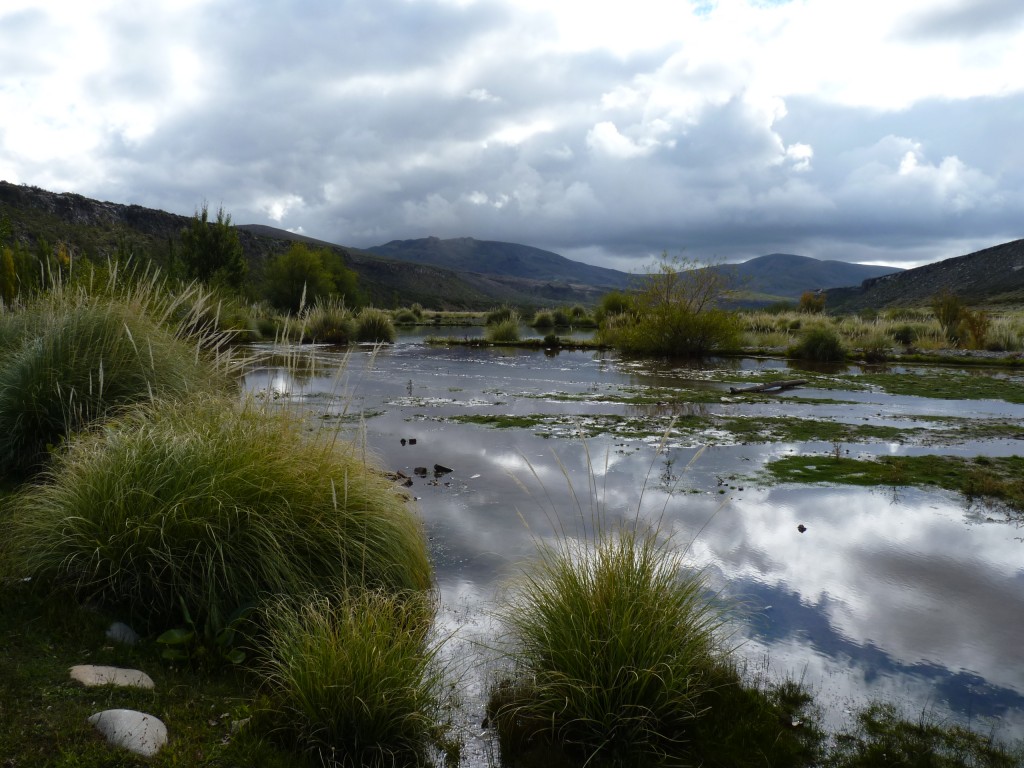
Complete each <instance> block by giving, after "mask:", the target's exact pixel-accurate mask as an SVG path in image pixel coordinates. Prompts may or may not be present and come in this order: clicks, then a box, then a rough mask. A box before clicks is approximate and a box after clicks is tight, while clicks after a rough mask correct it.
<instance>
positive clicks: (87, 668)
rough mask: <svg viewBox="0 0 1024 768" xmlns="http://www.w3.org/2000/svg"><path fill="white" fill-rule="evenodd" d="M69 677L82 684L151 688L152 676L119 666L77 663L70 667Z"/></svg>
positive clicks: (152, 685)
mask: <svg viewBox="0 0 1024 768" xmlns="http://www.w3.org/2000/svg"><path fill="white" fill-rule="evenodd" d="M71 679H72V680H77V681H78V682H80V683H82V685H88V686H93V685H120V686H123V687H126V688H153V687H155V686H154V683H153V678H151V677H150V676H149V675H147V674H146V673H145V672H141V671H139V670H138V669H121V668H120V667H98V666H96V665H94V664H78V665H77V666H74V667H72V668H71Z"/></svg>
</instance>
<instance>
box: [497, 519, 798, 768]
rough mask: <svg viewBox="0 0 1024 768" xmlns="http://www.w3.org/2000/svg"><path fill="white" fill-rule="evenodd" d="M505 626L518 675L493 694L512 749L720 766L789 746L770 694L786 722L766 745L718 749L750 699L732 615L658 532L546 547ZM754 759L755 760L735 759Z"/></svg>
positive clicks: (606, 534)
mask: <svg viewBox="0 0 1024 768" xmlns="http://www.w3.org/2000/svg"><path fill="white" fill-rule="evenodd" d="M500 617H501V619H502V622H503V624H504V626H505V627H506V629H507V631H508V636H509V638H510V642H511V646H510V647H509V648H508V649H507V654H508V658H509V659H510V662H511V669H512V672H511V673H510V676H509V677H507V678H504V679H502V680H501V681H499V682H498V683H497V684H496V685H495V686H494V687H493V688H492V691H491V698H490V702H489V716H490V718H491V720H492V721H493V722H494V723H495V725H496V727H497V729H498V732H499V734H500V735H501V738H502V746H503V749H504V750H505V751H506V753H507V754H510V755H515V754H517V753H523V752H530V751H531V750H541V752H542V753H543V754H546V755H549V756H550V755H551V754H552V753H557V754H558V755H559V756H560V757H559V759H562V758H566V757H568V758H570V759H577V760H582V761H587V762H588V763H589V762H590V761H595V762H596V763H598V764H615V765H649V764H655V763H662V762H665V763H668V764H685V763H686V762H687V761H689V760H693V759H696V757H697V756H708V755H715V754H717V755H718V757H719V758H720V759H721V761H716V762H713V763H711V764H716V765H723V766H724V765H745V764H749V765H760V764H763V762H761V761H762V759H763V753H764V751H765V750H769V751H771V750H773V749H775V748H774V747H773V746H771V745H772V743H773V742H779V741H780V739H785V737H786V734H785V733H784V732H783V729H782V728H781V726H779V724H778V715H779V713H778V712H775V711H773V710H772V706H771V704H770V703H769V701H768V699H767V698H765V699H764V700H763V701H762V702H761V705H759V706H762V705H763V709H762V711H764V712H768V713H769V714H768V715H767V721H770V723H772V724H774V726H772V725H771V724H769V725H768V726H767V727H768V731H769V732H770V733H769V734H768V736H767V738H766V740H765V741H764V743H761V744H759V745H758V747H757V749H753V748H752V747H751V746H750V745H749V743H745V744H744V746H743V747H742V748H740V749H736V750H734V749H732V748H729V746H728V745H727V744H724V743H719V741H718V738H719V737H718V736H717V735H715V734H718V733H720V732H721V733H724V732H726V731H728V732H730V733H732V734H734V735H735V734H738V733H740V729H737V728H736V727H735V725H736V722H738V721H735V718H734V722H733V724H732V726H731V727H730V726H729V724H728V723H727V721H726V720H723V719H721V718H722V717H726V718H728V717H732V716H733V715H735V714H736V706H737V702H738V701H739V700H740V699H742V698H744V696H746V695H747V694H748V693H749V690H748V689H746V688H745V687H744V686H743V685H742V683H741V681H740V679H739V675H738V673H737V672H736V670H735V668H734V667H733V665H732V663H731V661H730V658H729V653H728V651H727V650H726V649H725V648H724V646H723V645H722V638H721V637H720V633H721V630H722V627H723V625H724V623H725V621H726V616H725V613H724V611H723V608H722V607H720V606H719V605H717V604H716V603H715V602H714V601H713V600H712V599H711V598H710V597H709V595H708V594H707V592H706V588H705V585H704V581H703V579H702V578H701V577H700V575H699V574H695V573H693V572H691V571H689V570H688V569H687V568H686V567H685V563H684V562H683V560H682V556H681V554H679V553H678V551H677V550H674V549H672V548H671V546H670V543H669V542H668V541H665V540H662V539H661V538H659V537H658V535H657V534H656V533H655V532H651V531H636V530H633V529H625V528H624V529H621V530H617V531H614V532H613V531H608V530H599V531H598V532H597V533H595V534H594V535H593V540H592V541H583V542H579V541H576V540H572V539H568V538H565V537H563V538H561V539H559V541H558V544H557V545H544V544H542V545H540V552H539V556H538V558H537V559H536V560H535V561H534V562H533V563H532V564H531V565H530V566H528V567H527V569H526V570H525V571H524V572H523V574H522V576H521V577H520V578H519V579H518V580H517V581H516V582H514V583H513V585H512V588H511V591H510V593H509V598H508V600H507V601H506V604H505V605H504V606H503V607H502V608H501V609H500ZM727 702H728V704H727ZM726 712H728V713H729V714H728V715H726V714H725V713H726ZM709 718H712V719H713V720H714V724H712V723H711V722H710V721H709V720H708V719H709ZM767 721H766V722H767ZM754 731H755V729H754V728H753V727H748V728H747V729H746V732H747V733H753V732H754ZM702 739H703V740H702ZM759 750H760V751H759ZM726 751H727V752H728V757H727V756H726V754H725V752H726ZM743 753H747V754H746V756H745V757H744V761H747V760H749V762H744V761H741V762H739V763H737V762H732V761H733V760H734V759H735V757H736V755H738V754H743ZM551 759H554V758H551ZM775 764H779V765H782V764H784V763H783V762H781V761H780V762H776V763H775Z"/></svg>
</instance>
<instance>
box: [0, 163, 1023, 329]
mask: <svg viewBox="0 0 1024 768" xmlns="http://www.w3.org/2000/svg"><path fill="white" fill-rule="evenodd" d="M0 216H2V217H3V218H5V219H6V220H7V221H8V222H9V223H10V225H11V234H12V236H13V237H14V238H16V239H17V240H19V241H21V242H23V243H25V244H27V245H30V246H34V244H35V243H36V242H38V241H39V240H40V239H44V240H46V241H47V242H50V243H58V242H62V243H64V244H65V245H67V246H68V247H69V248H71V249H72V251H77V252H80V253H85V254H90V255H92V256H93V257H97V256H98V257H106V256H108V255H113V254H117V253H124V252H126V251H127V252H134V253H135V254H136V255H137V257H138V256H140V255H144V256H147V257H148V258H150V259H152V260H153V261H155V262H156V263H158V264H159V263H161V260H162V259H165V258H167V257H168V255H169V254H171V253H172V252H173V251H174V249H175V248H176V247H177V245H176V243H177V241H178V238H180V234H181V232H182V230H183V229H184V228H185V227H186V226H187V225H188V223H189V220H190V217H187V216H179V215H177V214H172V213H167V212H165V211H158V210H154V209H151V208H143V207H142V206H138V205H121V204H119V203H110V202H101V201H98V200H92V199H90V198H86V197H83V196H82V195H76V194H72V193H55V192H48V191H46V190H43V189H39V188H37V187H29V186H24V185H15V184H10V183H8V182H4V181H0ZM237 229H238V231H239V237H240V239H241V241H242V247H243V249H244V251H245V255H246V258H247V260H248V261H249V265H250V271H251V273H252V274H253V276H254V277H255V278H256V279H257V280H258V279H259V276H260V275H261V274H262V270H263V267H264V265H265V264H266V261H267V259H268V258H270V257H272V256H273V255H274V254H277V253H280V252H282V251H284V250H286V249H287V248H288V247H289V245H290V244H291V243H292V242H294V241H301V242H306V243H308V244H310V245H312V246H314V247H317V248H330V249H332V250H334V251H336V252H337V253H338V254H340V255H341V256H342V257H343V259H344V260H345V263H346V264H347V265H348V266H349V267H350V268H352V269H354V270H356V271H357V272H358V273H359V280H360V286H361V287H362V289H363V290H364V291H365V292H366V293H367V295H368V296H369V297H370V299H371V300H372V301H373V302H374V303H375V304H377V305H378V306H397V305H402V304H410V303H412V302H417V301H418V302H420V303H421V304H423V305H425V306H430V307H436V308H447V309H485V308H488V307H493V306H495V305H496V304H501V303H510V304H516V305H520V306H522V307H542V306H553V305H559V304H572V303H577V302H578V303H584V304H593V303H594V302H596V301H597V300H598V299H599V298H600V296H601V295H603V294H604V293H607V292H608V291H609V290H614V289H620V290H621V289H628V288H630V287H631V286H634V285H636V284H637V283H638V282H639V281H640V280H641V279H642V277H643V276H642V275H634V274H629V273H626V272H621V271H618V270H614V269H606V268H604V267H596V266H593V265H590V264H583V263H581V262H577V261H572V260H570V259H566V258H564V257H562V256H560V255H558V254H556V253H552V252H550V251H544V250H541V249H539V248H533V247H531V246H527V245H519V244H516V243H503V242H495V241H489V240H476V239H474V238H471V237H462V238H455V239H446V240H442V239H439V238H436V237H427V238H422V239H417V240H394V241H391V242H389V243H385V244H383V245H379V246H374V247H372V248H368V249H364V250H361V249H357V248H350V247H348V246H343V245H337V244H335V243H329V242H325V241H322V240H316V239H314V238H309V237H305V236H303V235H297V234H294V233H292V232H287V231H285V230H282V229H277V228H275V227H269V226H265V225H260V224H251V225H242V226H239V227H237ZM711 268H712V269H726V270H728V271H729V272H730V273H731V275H732V276H733V277H734V278H735V282H736V285H737V289H738V292H737V298H736V302H735V303H737V304H741V305H747V306H753V305H764V304H768V303H772V302H777V301H795V300H797V299H798V298H799V297H800V295H801V294H802V293H803V292H804V291H808V290H818V289H823V290H826V291H827V293H828V301H827V305H826V306H827V307H828V308H829V309H850V310H857V309H864V308H867V307H876V308H882V307H887V306H896V305H922V304H926V303H927V302H928V301H929V300H930V298H931V297H932V296H934V295H935V294H937V293H939V292H940V291H943V290H948V291H951V292H953V293H955V294H957V295H959V296H960V297H961V298H962V299H963V300H964V301H965V302H967V303H969V304H996V303H1015V304H1024V240H1015V241H1012V242H1009V243H1004V244H1002V245H997V246H994V247H992V248H986V249H985V250H982V251H978V252H977V253H972V254H968V255H966V256H958V257H955V258H950V259H946V260H945V261H941V262H936V263H934V264H929V265H927V266H924V267H919V268H917V269H911V270H906V271H902V272H901V271H899V270H893V269H892V268H888V267H879V266H873V265H865V264H848V263H846V262H841V261H821V260H818V259H812V258H809V257H806V256H797V255H794V254H785V253H772V254H768V255H767V256H760V257H757V258H754V259H750V260H749V261H746V262H744V263H742V264H735V265H727V266H716V267H711ZM850 286H852V287H850Z"/></svg>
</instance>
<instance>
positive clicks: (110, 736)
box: [89, 709, 167, 757]
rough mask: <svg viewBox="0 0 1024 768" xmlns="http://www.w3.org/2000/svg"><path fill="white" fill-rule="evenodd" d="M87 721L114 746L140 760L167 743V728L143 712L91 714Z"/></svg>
mask: <svg viewBox="0 0 1024 768" xmlns="http://www.w3.org/2000/svg"><path fill="white" fill-rule="evenodd" d="M89 722H90V723H91V724H92V725H94V726H96V730H98V731H99V732H100V733H102V734H103V735H104V736H105V737H106V738H107V741H108V742H110V743H111V744H113V745H114V746H116V747H123V748H124V749H127V750H129V751H131V752H134V753H135V754H137V755H142V756H143V757H152V756H153V755H155V754H156V753H157V752H159V751H160V749H161V748H162V747H163V746H164V745H165V744H166V743H167V726H166V725H164V724H163V723H162V722H161V721H160V719H159V718H157V717H154V716H153V715H147V714H146V713H145V712H136V711H135V710H133V709H105V710H103V711H102V712H97V713H96V714H95V715H92V716H91V717H90V718H89Z"/></svg>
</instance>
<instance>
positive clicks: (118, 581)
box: [4, 397, 431, 630]
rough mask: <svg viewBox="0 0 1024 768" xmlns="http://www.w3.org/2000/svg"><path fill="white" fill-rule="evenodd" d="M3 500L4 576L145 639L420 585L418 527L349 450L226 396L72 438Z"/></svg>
mask: <svg viewBox="0 0 1024 768" xmlns="http://www.w3.org/2000/svg"><path fill="white" fill-rule="evenodd" d="M45 480H46V482H45V483H42V484H39V485H34V486H31V487H28V488H26V489H25V490H24V491H22V492H21V493H20V494H18V495H17V496H16V497H15V498H14V499H13V500H12V502H11V505H10V510H9V515H10V519H9V536H8V537H7V543H8V544H9V545H10V546H9V547H8V549H7V552H6V553H4V554H5V556H6V559H7V560H8V561H9V565H10V567H12V568H13V569H14V571H15V572H16V573H18V574H19V575H23V576H32V577H33V580H34V581H36V582H38V583H41V584H43V585H69V586H70V587H71V588H73V590H74V591H75V592H76V593H77V594H78V595H79V596H80V597H81V598H83V599H88V600H93V601H96V602H99V603H101V604H106V605H111V606H118V607H121V608H124V609H127V610H128V611H130V613H131V614H132V616H133V617H134V618H135V620H136V621H139V622H141V623H142V624H145V625H146V626H147V627H148V628H150V629H154V630H155V629H159V628H166V627H170V626H175V625H176V624H179V623H180V622H181V618H182V613H180V611H181V608H182V606H184V607H185V608H186V609H187V610H188V613H189V614H190V615H191V617H192V618H193V620H194V621H195V623H196V624H197V625H199V626H208V627H211V628H213V629H214V630H216V629H217V628H218V627H222V626H224V625H225V624H226V623H227V621H228V618H229V617H230V616H231V615H232V614H233V613H234V612H235V611H236V610H237V609H238V608H240V607H242V606H245V605H247V604H251V603H253V602H256V601H258V600H259V599H260V598H263V597H264V596H266V595H268V594H303V593H308V592H310V591H312V590H323V591H325V592H328V593H330V592H332V591H337V590H339V589H343V588H345V587H347V586H351V585H363V584H365V585H369V586H371V587H380V588H385V589H388V590H392V591H398V592H407V591H416V590H423V589H426V588H428V587H429V586H430V583H431V574H430V564H429V562H428V559H427V553H426V547H425V542H424V539H423V535H422V532H421V529H420V526H419V524H418V522H417V520H416V519H415V518H414V517H413V515H412V513H411V512H410V511H409V510H408V509H407V508H406V507H405V505H404V502H403V501H402V500H401V499H400V498H399V497H398V496H397V495H396V494H395V493H394V492H393V490H392V488H391V487H390V484H389V482H388V481H387V480H386V479H385V478H384V477H382V476H381V475H379V474H378V473H375V472H374V471H372V470H371V469H369V468H368V467H367V466H366V465H365V464H364V461H363V459H362V457H361V456H359V455H357V454H356V452H355V449H354V448H351V447H350V446H348V445H343V444H340V443H335V442H329V441H327V440H315V439H312V438H309V437H307V436H306V435H305V433H304V430H303V428H302V422H301V420H300V419H298V418H297V417H296V416H294V415H291V414H289V413H285V412H277V411H275V412H267V411H264V410H262V409H261V408H260V407H258V406H256V405H254V404H249V405H246V406H245V407H241V406H238V405H236V404H234V402H233V401H231V400H226V399H223V398H216V397H210V398H200V399H191V400H189V401H187V402H158V403H156V404H154V405H153V406H150V407H145V408H143V407H140V408H136V409H133V410H131V411H129V412H127V413H125V414H123V415H121V416H120V417H119V418H117V419H116V420H115V421H112V422H110V423H108V424H107V425H105V426H104V427H103V428H102V429H99V430H95V431H93V432H91V433H88V434H85V435H82V436H80V437H79V438H78V439H76V440H74V441H73V442H72V443H71V444H70V445H69V450H68V451H67V452H66V453H65V454H64V455H62V456H60V457H58V459H57V460H56V461H55V463H54V465H53V466H52V468H51V469H50V471H49V472H48V474H47V476H46V477H45Z"/></svg>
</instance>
